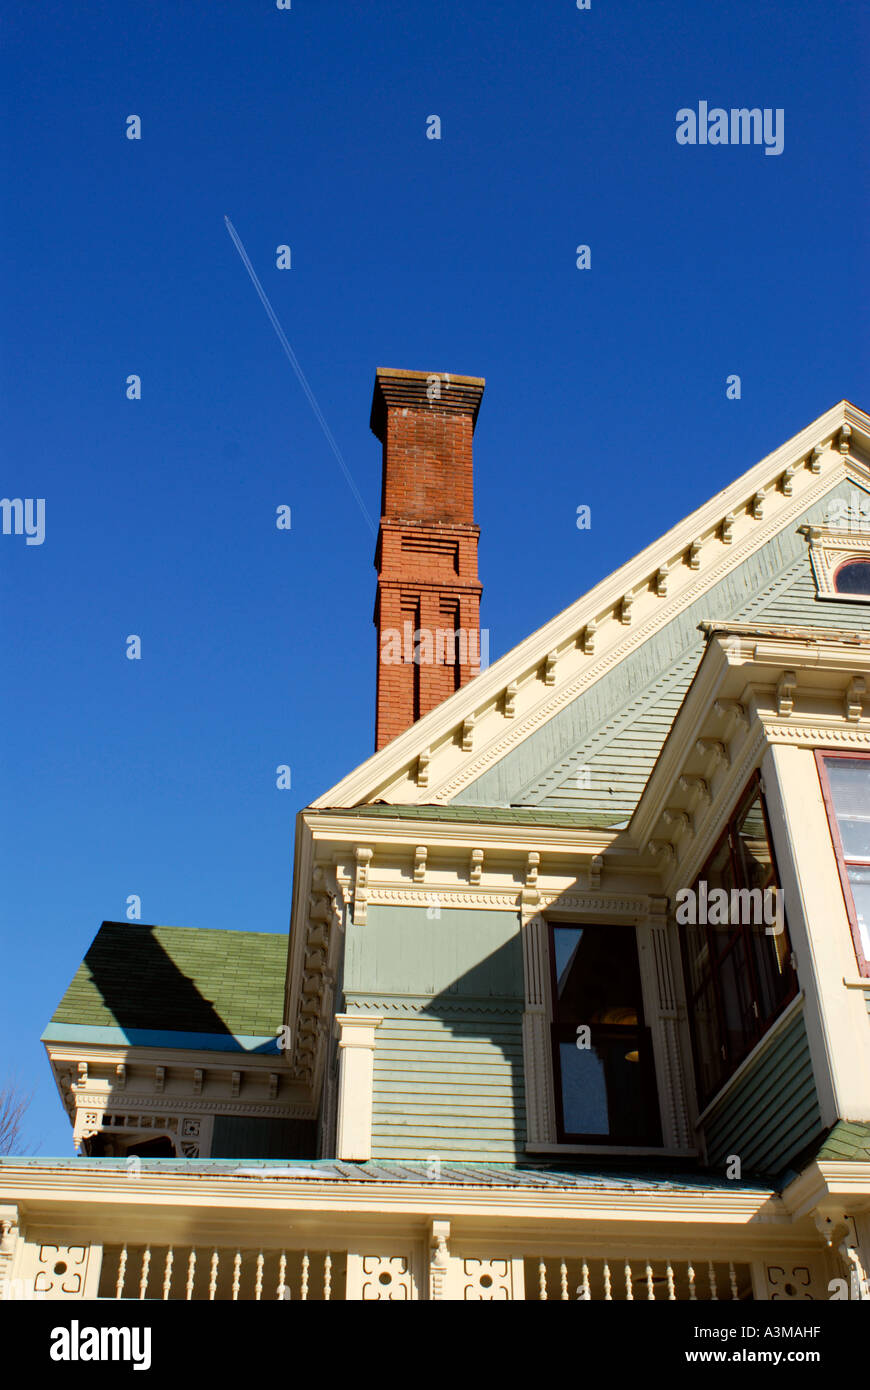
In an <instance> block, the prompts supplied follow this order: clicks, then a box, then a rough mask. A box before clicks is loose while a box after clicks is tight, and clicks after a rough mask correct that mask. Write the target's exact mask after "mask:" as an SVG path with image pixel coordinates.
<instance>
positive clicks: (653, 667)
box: [455, 482, 868, 824]
mask: <svg viewBox="0 0 870 1390" xmlns="http://www.w3.org/2000/svg"><path fill="white" fill-rule="evenodd" d="M853 490H854V485H853V484H852V483H850V482H843V483H840V484H838V485H837V486H835V487H833V488H831V489H830V491H829V492H828V493H827V494H826V496H825V497H824V498H822V499H821V500H820V501H819V502H817V503H815V504H814V505H813V506H812V507H810V508H808V509H807V511H806V512H805V513H804V515H803V516H802V517H801V518H799V519H798V520H796V521H795V522H793V523H790V525H789V526H788V528H786V529H785V530H783V531H781V532H780V533H779V534H778V535H776V536H774V537H772V538H771V539H770V540H769V541H768V542H767V544H766V545H765V546H764V547H763V548H762V549H761V550H758V551H756V552H755V554H753V555H752V556H750V557H749V558H748V559H747V560H746V561H745V562H744V563H743V564H742V565H740V566H739V567H738V568H737V569H736V570H734V571H732V573H731V574H729V575H727V576H726V577H725V578H724V579H723V580H721V581H720V583H719V584H717V585H715V586H714V587H713V588H712V589H711V590H710V591H709V592H708V593H706V594H704V595H703V597H702V598H700V599H699V600H698V601H697V602H696V603H694V604H693V605H692V606H691V607H690V608H688V609H687V610H686V611H685V612H683V613H681V614H678V615H677V616H676V617H675V618H674V619H673V621H672V622H670V623H668V624H667V625H666V626H665V627H664V628H662V629H661V631H659V632H657V633H656V634H655V636H654V637H652V638H650V639H649V641H647V642H645V643H644V644H643V646H642V647H640V648H638V650H636V651H634V652H632V653H630V654H629V655H628V656H626V657H625V658H624V659H623V660H622V661H621V662H620V663H619V665H618V666H616V667H615V668H614V669H612V670H611V671H609V672H608V673H607V674H606V675H604V676H602V677H601V679H600V680H598V681H596V683H595V685H593V686H592V687H591V688H590V689H589V690H587V691H585V692H584V694H583V695H581V696H580V697H579V698H578V699H577V700H574V701H573V702H572V703H571V704H570V705H568V706H566V708H565V709H563V710H561V711H560V712H559V713H558V714H557V715H555V716H554V717H553V718H552V719H550V720H548V721H547V723H546V724H545V725H543V726H542V727H541V728H540V729H537V730H536V731H535V732H534V733H532V734H530V735H529V737H528V738H526V739H525V740H524V741H523V743H522V744H520V746H519V747H518V748H515V749H512V750H511V752H509V753H508V754H507V755H506V756H505V757H504V758H502V759H501V761H500V762H498V763H496V764H495V765H494V766H493V767H491V768H489V769H487V771H486V772H485V773H483V774H482V775H481V776H480V777H479V778H478V779H477V780H476V781H475V782H473V783H472V784H471V785H470V786H468V787H466V788H464V789H463V790H462V791H461V792H459V794H458V795H457V797H456V798H455V801H456V802H457V803H463V804H467V805H480V806H542V807H543V806H548V807H553V808H564V809H567V810H574V811H578V812H583V813H585V814H586V815H587V816H588V818H589V823H590V824H593V823H594V824H600V823H602V819H603V821H604V823H611V824H615V823H619V822H621V821H623V820H627V819H628V817H629V816H630V815H631V813H632V811H633V810H634V808H635V806H636V805H637V802H638V800H639V798H640V795H641V792H642V791H643V788H644V786H645V784H646V781H647V778H648V777H649V774H650V772H651V770H652V767H653V764H654V763H655V760H656V758H657V757H658V754H659V752H660V750H661V747H662V744H663V743H664V741H665V738H666V737H667V733H668V731H669V729H670V727H671V724H672V722H673V719H674V716H675V714H676V712H677V710H678V708H679V705H680V702H681V701H682V699H683V696H684V695H685V692H686V690H687V689H688V686H689V684H690V682H691V680H692V677H693V675H694V673H695V671H696V669H697V666H698V662H699V660H700V658H701V653H702V650H703V642H702V637H701V634H700V632H699V631H698V624H699V623H701V622H702V621H704V620H713V619H720V620H728V619H731V620H733V621H737V622H747V621H752V620H756V621H758V622H761V623H784V624H794V625H809V626H814V627H842V628H847V629H849V630H855V631H860V630H866V628H867V626H868V621H867V611H866V609H865V607H864V605H862V604H856V603H849V602H842V603H838V602H836V601H834V602H831V601H829V600H824V599H819V598H818V597H817V595H816V588H815V582H814V579H813V575H812V568H811V565H810V560H809V550H808V546H807V543H806V541H805V539H804V537H803V536H802V535H800V533H799V531H798V527H799V526H800V525H803V524H804V523H806V522H822V521H824V519H825V516H826V512H827V508H828V505H829V503H830V501H831V499H832V498H834V497H839V498H842V499H843V500H844V501H846V502H848V501H850V500H851V494H852V492H853ZM581 768H583V769H585V770H586V774H585V775H588V778H589V784H588V785H585V784H584V782H583V781H582V780H581V779H580V778H578V772H579V770H580V769H581Z"/></svg>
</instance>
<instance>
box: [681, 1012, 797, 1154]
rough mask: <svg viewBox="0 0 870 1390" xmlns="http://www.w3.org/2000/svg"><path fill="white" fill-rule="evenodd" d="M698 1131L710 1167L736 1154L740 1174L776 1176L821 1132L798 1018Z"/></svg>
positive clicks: (711, 1113) (733, 1088)
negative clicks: (705, 1148)
mask: <svg viewBox="0 0 870 1390" xmlns="http://www.w3.org/2000/svg"><path fill="white" fill-rule="evenodd" d="M703 1128H704V1136H705V1139H706V1143H707V1153H708V1159H709V1162H710V1165H711V1167H714V1168H716V1167H720V1166H721V1165H722V1164H724V1163H725V1161H726V1159H727V1158H728V1156H729V1155H731V1154H736V1155H737V1156H738V1157H739V1159H740V1162H741V1167H742V1171H743V1173H744V1175H745V1174H747V1173H779V1172H781V1171H782V1170H783V1169H784V1168H785V1167H786V1166H787V1164H788V1162H789V1160H790V1159H791V1158H793V1157H794V1156H795V1155H796V1154H798V1153H799V1152H800V1150H801V1149H803V1148H805V1147H806V1145H807V1144H809V1143H810V1142H811V1140H813V1139H814V1138H815V1137H816V1136H817V1135H818V1134H819V1133H820V1132H821V1129H822V1119H821V1115H820V1113H819V1103H818V1097H817V1096H816V1088H815V1082H814V1080H813V1071H812V1063H811V1061H810V1050H809V1044H808V1042H807V1034H806V1028H805V1026H804V1019H803V1014H802V1013H798V1014H796V1015H795V1016H794V1018H793V1019H792V1020H791V1022H790V1023H789V1024H787V1026H786V1027H785V1028H784V1029H783V1030H782V1032H781V1033H779V1034H778V1035H777V1037H776V1038H775V1039H774V1041H773V1042H772V1043H771V1044H770V1046H769V1047H768V1048H767V1049H766V1050H765V1051H763V1052H762V1053H761V1054H760V1055H759V1056H758V1057H757V1058H756V1060H755V1062H754V1063H753V1064H752V1065H751V1066H750V1067H748V1068H747V1070H746V1072H744V1074H743V1075H742V1076H741V1078H740V1080H739V1081H738V1082H737V1084H736V1085H735V1086H734V1087H732V1089H731V1090H730V1091H728V1093H727V1094H726V1095H725V1096H724V1097H723V1099H722V1102H721V1104H719V1105H717V1106H716V1107H715V1108H714V1109H713V1110H712V1111H711V1112H710V1114H709V1115H708V1117H707V1119H706V1120H705V1122H704V1127H703Z"/></svg>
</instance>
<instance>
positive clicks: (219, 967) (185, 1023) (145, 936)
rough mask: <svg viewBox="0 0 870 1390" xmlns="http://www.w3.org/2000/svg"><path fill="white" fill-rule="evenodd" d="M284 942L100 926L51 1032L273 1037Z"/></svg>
mask: <svg viewBox="0 0 870 1390" xmlns="http://www.w3.org/2000/svg"><path fill="white" fill-rule="evenodd" d="M286 963H287V937H286V936H285V935H284V934H283V933H267V932H241V931H213V930H210V929H208V928H201V927H151V926H145V925H144V924H143V923H140V922H104V923H103V925H102V926H101V927H100V930H99V931H98V933H97V935H96V936H95V937H94V940H93V942H92V943H91V946H90V949H89V950H88V953H87V955H86V956H85V958H84V960H83V962H82V964H81V965H80V966H79V968H78V970H77V971H76V973H75V975H74V977H73V979H72V982H71V984H70V986H69V988H68V989H67V991H66V994H65V995H64V996H63V998H62V999H61V1001H60V1003H59V1004H58V1006H57V1009H56V1010H55V1012H54V1015H53V1017H52V1020H51V1021H52V1024H64V1023H67V1024H75V1025H87V1026H89V1027H116V1028H123V1029H127V1030H131V1029H149V1030H159V1031H169V1032H185V1033H214V1034H224V1035H233V1036H240V1035H252V1034H254V1035H257V1034H260V1035H265V1034H274V1032H275V1029H276V1027H277V1026H278V1025H279V1024H280V1023H281V1015H282V1009H283V1002H284V972H285V968H286Z"/></svg>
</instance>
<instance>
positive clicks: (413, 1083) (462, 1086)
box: [344, 906, 525, 1162]
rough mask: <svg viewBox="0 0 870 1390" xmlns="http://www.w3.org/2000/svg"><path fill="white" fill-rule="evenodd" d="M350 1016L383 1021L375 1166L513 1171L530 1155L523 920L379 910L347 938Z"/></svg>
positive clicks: (465, 912)
mask: <svg viewBox="0 0 870 1390" xmlns="http://www.w3.org/2000/svg"><path fill="white" fill-rule="evenodd" d="M344 998H345V1008H346V1009H347V1010H348V1011H350V1012H360V1011H362V1012H366V1013H375V1014H380V1015H381V1016H382V1017H383V1019H384V1022H383V1023H382V1024H381V1025H380V1027H379V1028H378V1029H377V1030H376V1032H375V1054H374V1069H375V1070H374V1093H373V1119H372V1153H373V1157H375V1158H396V1159H398V1158H426V1157H429V1156H437V1157H439V1158H442V1159H448V1158H454V1159H457V1158H458V1159H461V1158H473V1157H480V1158H486V1159H490V1160H493V1161H494V1160H503V1161H505V1162H507V1161H510V1160H512V1159H515V1158H517V1157H519V1156H520V1155H521V1154H522V1151H523V1147H524V1144H525V1092H524V1080H523V1038H522V1010H523V1000H524V985H523V958H522V944H521V939H520V922H519V916H518V914H517V913H516V912H481V911H475V910H473V909H464V908H443V909H442V910H441V915H440V916H439V917H434V916H431V917H430V916H429V914H428V913H427V910H426V908H424V907H380V906H374V907H370V908H369V910H368V920H367V922H366V925H365V926H357V927H354V926H349V927H348V929H347V937H346V947H345V970H344Z"/></svg>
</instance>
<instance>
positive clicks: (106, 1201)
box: [0, 1160, 806, 1242]
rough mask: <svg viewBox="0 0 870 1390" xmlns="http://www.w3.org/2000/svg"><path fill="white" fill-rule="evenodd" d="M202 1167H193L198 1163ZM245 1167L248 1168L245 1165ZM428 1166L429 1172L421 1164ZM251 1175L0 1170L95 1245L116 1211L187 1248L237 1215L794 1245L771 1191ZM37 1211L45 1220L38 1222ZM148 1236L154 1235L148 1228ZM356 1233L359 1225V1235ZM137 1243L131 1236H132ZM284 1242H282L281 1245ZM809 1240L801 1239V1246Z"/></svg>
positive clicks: (113, 1231)
mask: <svg viewBox="0 0 870 1390" xmlns="http://www.w3.org/2000/svg"><path fill="white" fill-rule="evenodd" d="M194 1166H195V1165H194ZM239 1166H240V1167H243V1166H244V1165H243V1164H241V1163H240V1165H239ZM420 1166H421V1167H424V1166H425V1165H423V1164H421V1165H420ZM245 1172H246V1176H245V1177H235V1176H233V1175H232V1174H226V1173H224V1174H216V1173H214V1172H198V1173H193V1172H190V1171H185V1169H183V1168H182V1169H180V1170H176V1171H174V1172H172V1173H167V1172H166V1171H165V1170H164V1171H163V1172H161V1173H157V1172H155V1171H154V1170H149V1169H148V1168H147V1167H145V1166H143V1168H142V1170H141V1173H140V1174H139V1176H138V1178H137V1181H136V1182H135V1183H131V1182H130V1181H129V1180H128V1179H127V1178H126V1174H125V1173H124V1172H123V1170H118V1169H114V1170H112V1171H111V1172H110V1171H106V1170H104V1171H102V1172H95V1171H94V1169H93V1168H88V1165H87V1160H84V1161H82V1163H81V1166H80V1167H79V1168H78V1170H73V1171H71V1170H70V1169H69V1168H61V1169H54V1170H49V1171H46V1170H45V1169H44V1168H40V1169H38V1170H35V1169H34V1168H33V1167H28V1166H27V1165H22V1166H21V1167H20V1168H16V1167H15V1166H14V1165H10V1164H4V1165H3V1167H2V1169H0V1202H3V1201H7V1200H15V1201H18V1202H19V1204H20V1206H21V1209H22V1210H26V1211H27V1213H28V1219H29V1220H30V1221H34V1220H42V1221H45V1220H46V1218H48V1219H51V1220H53V1221H54V1222H55V1223H56V1224H59V1223H58V1211H59V1206H58V1204H59V1203H64V1204H66V1203H69V1207H70V1211H69V1214H68V1215H67V1214H64V1216H63V1218H62V1219H63V1221H64V1223H65V1225H67V1223H68V1229H72V1230H74V1229H75V1227H76V1224H77V1223H78V1224H79V1228H80V1229H82V1230H88V1231H90V1232H91V1233H92V1238H94V1239H100V1238H104V1237H103V1235H102V1233H103V1232H105V1236H106V1238H109V1239H112V1238H113V1237H116V1236H117V1231H118V1225H117V1221H118V1210H119V1209H122V1210H124V1211H126V1212H127V1213H131V1214H135V1215H137V1216H138V1217H139V1218H140V1221H141V1218H143V1217H144V1218H145V1220H147V1221H148V1222H149V1223H151V1226H152V1228H153V1225H154V1223H155V1218H156V1215H157V1212H158V1211H159V1212H160V1213H161V1224H168V1222H169V1217H170V1216H171V1215H173V1214H174V1215H175V1216H176V1217H177V1221H178V1225H179V1229H180V1230H181V1231H183V1232H184V1233H185V1236H186V1238H187V1239H188V1240H191V1239H193V1238H195V1237H196V1238H198V1235H197V1227H200V1228H201V1226H202V1223H203V1222H207V1223H208V1229H209V1230H211V1231H213V1229H214V1223H215V1222H216V1221H220V1222H221V1224H225V1223H226V1222H227V1221H228V1218H229V1216H230V1214H231V1213H236V1214H237V1215H238V1216H239V1218H240V1219H241V1221H242V1223H243V1227H242V1228H243V1229H245V1228H248V1229H249V1228H250V1222H251V1218H252V1214H254V1213H258V1214H263V1213H266V1214H267V1215H268V1213H270V1212H282V1211H285V1212H286V1211H294V1212H299V1213H300V1214H314V1213H317V1214H319V1215H321V1216H322V1217H323V1219H324V1222H326V1219H327V1218H329V1217H332V1218H334V1219H335V1220H336V1221H337V1222H338V1229H339V1230H342V1231H344V1232H345V1233H347V1231H348V1228H349V1226H350V1224H351V1222H352V1220H353V1218H354V1217H357V1216H366V1217H372V1216H374V1217H377V1218H381V1217H384V1216H393V1215H397V1216H405V1215H413V1216H422V1217H428V1218H431V1216H432V1214H433V1212H434V1213H437V1214H438V1216H439V1218H441V1219H449V1220H450V1221H451V1222H452V1221H453V1220H454V1219H456V1220H459V1219H460V1218H462V1219H473V1221H474V1223H475V1225H477V1224H478V1223H481V1224H485V1225H486V1226H488V1227H490V1228H495V1229H498V1228H500V1227H503V1224H504V1222H505V1221H507V1220H511V1221H521V1220H527V1219H531V1220H535V1219H539V1218H544V1219H546V1220H547V1221H548V1222H553V1223H559V1224H562V1223H565V1224H566V1225H570V1224H571V1223H572V1222H574V1221H577V1220H578V1219H587V1220H590V1221H593V1222H595V1221H601V1220H602V1219H606V1220H609V1221H613V1222H615V1223H618V1224H619V1225H620V1226H625V1227H627V1226H630V1225H631V1224H632V1223H634V1224H636V1223H638V1222H642V1223H643V1224H644V1225H645V1226H646V1225H647V1224H649V1225H652V1226H655V1225H657V1224H658V1223H660V1222H673V1221H675V1222H688V1223H694V1224H695V1225H697V1224H699V1223H701V1224H704V1225H711V1226H716V1225H723V1226H729V1225H731V1226H733V1225H734V1224H735V1223H736V1224H740V1225H744V1224H749V1223H752V1225H753V1226H754V1225H755V1223H757V1222H761V1223H764V1224H768V1223H776V1224H777V1227H778V1231H777V1236H776V1239H777V1241H781V1240H783V1239H785V1240H788V1238H789V1231H788V1226H789V1217H788V1214H787V1212H786V1209H785V1207H784V1205H783V1203H782V1201H781V1199H780V1198H779V1197H778V1196H777V1195H776V1194H774V1193H772V1192H771V1191H770V1189H764V1188H746V1187H739V1188H728V1189H725V1188H704V1187H691V1188H675V1189H674V1188H667V1189H665V1188H661V1189H653V1190H650V1189H648V1188H643V1189H640V1190H638V1189H633V1188H632V1187H631V1186H630V1185H628V1184H626V1183H621V1182H620V1181H619V1180H618V1179H614V1180H613V1182H612V1183H610V1184H608V1183H607V1182H606V1180H605V1181H604V1183H602V1184H601V1185H598V1184H596V1186H595V1188H594V1189H583V1190H575V1189H572V1188H546V1189H534V1190H530V1189H529V1188H527V1187H507V1188H502V1187H494V1186H490V1185H481V1186H473V1185H468V1186H465V1185H463V1186H462V1187H458V1186H456V1185H453V1184H450V1183H441V1182H437V1181H428V1180H423V1179H421V1181H420V1182H419V1183H415V1182H410V1181H404V1182H388V1181H384V1182H364V1181H363V1182H354V1181H352V1180H344V1181H334V1180H333V1181H331V1182H330V1181H321V1180H319V1179H316V1178H307V1179H305V1180H304V1181H299V1180H297V1181H295V1182H294V1181H292V1180H288V1179H287V1178H286V1177H282V1176H281V1175H280V1171H279V1172H278V1174H276V1175H275V1176H269V1175H268V1172H267V1171H266V1172H264V1175H263V1176H262V1177H261V1176H258V1175H255V1174H254V1171H253V1170H252V1169H251V1168H250V1166H248V1167H246V1169H245ZM40 1210H42V1211H43V1212H44V1213H45V1214H44V1215H40ZM146 1229H147V1228H146ZM357 1229H358V1227H357ZM753 1236H755V1237H756V1238H757V1239H759V1240H760V1241H761V1242H764V1241H765V1240H767V1241H769V1239H770V1236H769V1234H766V1233H765V1232H764V1231H763V1230H757V1231H756V1230H750V1231H747V1232H746V1233H744V1235H742V1236H741V1239H743V1238H749V1239H751V1238H752V1237H753ZM131 1239H132V1237H131ZM279 1239H280V1237H279ZM805 1239H806V1237H804V1240H805Z"/></svg>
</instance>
